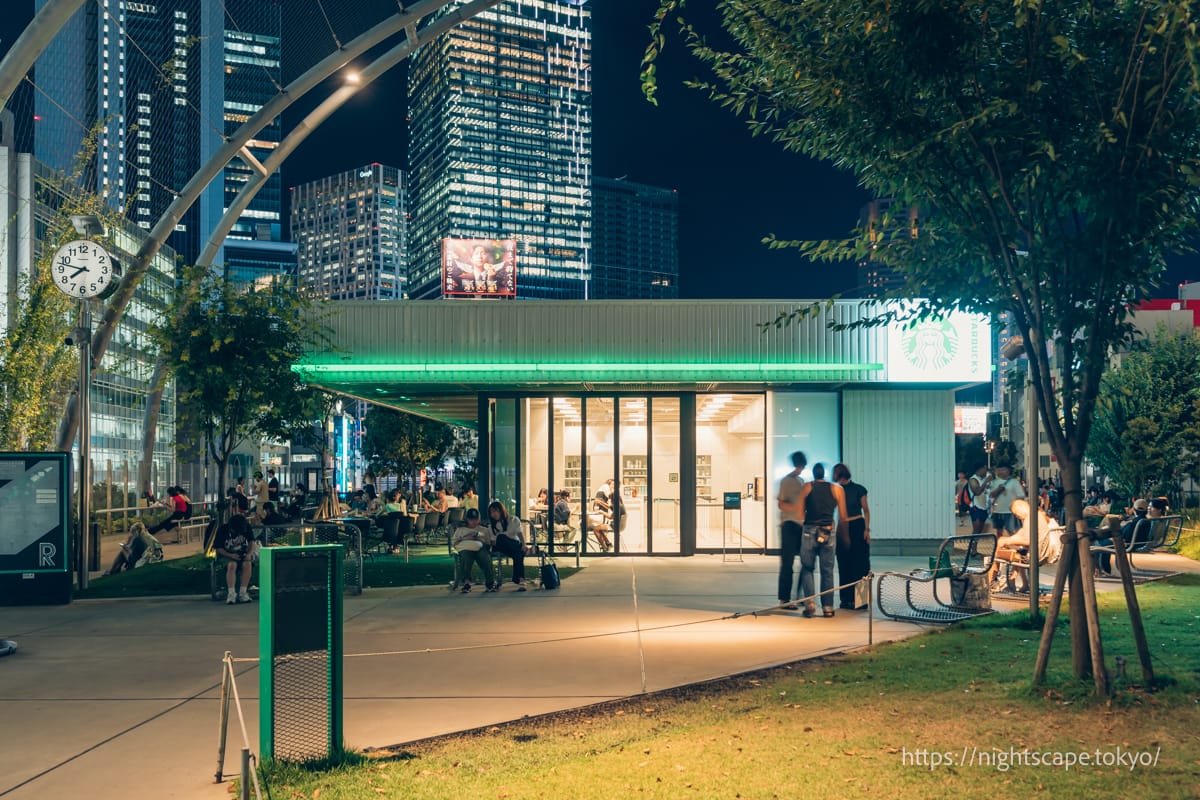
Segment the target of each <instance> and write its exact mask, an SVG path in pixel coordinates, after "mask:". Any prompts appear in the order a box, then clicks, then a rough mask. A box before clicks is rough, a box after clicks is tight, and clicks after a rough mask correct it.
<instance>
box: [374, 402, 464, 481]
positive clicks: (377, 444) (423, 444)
mask: <svg viewBox="0 0 1200 800" xmlns="http://www.w3.org/2000/svg"><path fill="white" fill-rule="evenodd" d="M363 425H364V427H365V428H366V431H365V433H364V434H363V455H365V456H366V457H367V461H368V462H369V464H370V469H371V471H372V472H374V473H375V474H376V475H385V474H387V473H389V472H395V473H396V474H397V475H408V476H412V477H413V478H414V481H413V485H414V486H415V485H416V483H417V482H416V480H415V477H416V473H417V472H418V471H419V470H421V469H425V468H428V467H433V466H436V465H437V464H438V463H440V462H441V460H442V458H443V457H444V456H445V454H446V452H447V451H448V450H449V449H450V446H451V444H452V443H453V441H454V429H453V428H452V427H451V426H450V425H447V424H446V423H444V422H437V421H436V420H431V419H425V418H424V417H418V416H416V415H415V414H405V413H403V412H400V411H393V410H392V409H390V408H383V407H381V406H372V407H371V408H370V409H369V410H368V411H367V416H366V419H365V420H364V423H363Z"/></svg>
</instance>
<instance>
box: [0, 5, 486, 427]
mask: <svg viewBox="0 0 1200 800" xmlns="http://www.w3.org/2000/svg"><path fill="white" fill-rule="evenodd" d="M51 2H52V3H54V4H55V6H56V7H57V6H64V7H65V6H69V5H71V4H74V6H73V7H72V8H71V12H72V13H73V12H74V11H75V10H76V9H78V7H79V6H81V5H82V4H83V3H84V2H86V0H51ZM457 2H459V0H418V2H415V3H412V4H411V5H409V6H408V7H407V8H405V7H403V6H401V8H400V10H399V11H398V12H397V13H396V14H393V15H392V16H391V17H388V18H387V19H385V20H383V21H382V22H380V23H378V24H377V25H375V26H374V27H372V28H370V29H369V30H367V31H366V32H364V33H362V34H360V35H359V36H357V37H355V38H354V39H353V40H351V41H350V42H347V43H346V44H345V45H344V46H342V47H341V48H340V49H338V50H337V51H335V52H333V53H331V54H330V55H328V56H326V57H325V58H323V59H322V60H321V61H319V62H317V63H316V64H314V65H313V66H312V67H310V68H309V69H308V70H307V71H306V72H305V73H304V74H303V75H301V76H300V77H298V78H297V79H296V80H294V81H292V82H291V83H289V84H288V85H287V86H286V87H284V89H283V90H282V91H281V92H280V93H279V94H277V95H276V96H275V97H274V98H272V99H271V100H270V101H268V102H267V103H266V104H265V105H264V106H263V107H262V108H261V109H259V111H258V113H256V114H255V115H254V116H252V117H251V118H250V119H249V120H247V121H246V122H245V123H243V124H242V126H241V127H240V128H238V129H237V131H235V132H234V133H233V135H232V136H230V137H229V138H228V139H227V140H226V142H225V143H224V144H223V145H222V146H221V147H220V148H218V149H217V151H216V152H215V153H214V154H213V155H212V157H211V158H210V159H209V160H208V161H207V162H206V163H205V164H204V165H203V166H202V167H200V169H198V170H197V171H196V173H195V174H194V175H193V176H192V178H191V180H189V181H188V183H187V185H186V186H184V187H183V189H182V190H180V192H179V194H178V195H177V196H176V198H175V200H174V201H173V202H172V203H171V205H170V206H168V207H167V209H166V211H164V212H163V215H162V216H161V217H160V218H159V219H158V221H157V223H156V224H155V225H154V227H153V228H151V230H150V233H149V235H148V237H147V239H146V241H145V242H144V243H143V244H142V246H141V247H140V248H139V250H138V252H137V255H136V257H135V259H134V261H133V263H131V264H128V265H126V269H125V278H124V280H122V282H121V285H120V287H119V288H118V289H117V291H116V292H115V293H114V294H113V295H112V297H110V298H109V300H108V302H107V303H106V305H105V309H104V313H103V315H102V316H101V319H100V322H99V325H98V326H97V330H96V333H95V335H94V336H93V337H92V359H93V364H95V365H96V367H97V368H98V366H99V364H100V360H101V358H103V356H104V353H105V352H106V351H107V349H108V345H109V342H110V341H111V340H112V337H113V334H114V333H115V331H116V326H117V323H118V322H119V321H120V319H121V317H122V315H123V314H124V313H125V308H126V307H127V306H128V304H129V301H130V300H131V299H132V298H133V295H134V292H135V290H136V289H137V286H138V284H139V283H140V282H141V280H142V278H143V277H144V276H145V274H146V271H147V269H148V268H149V264H150V262H151V261H152V260H153V258H154V256H155V255H156V254H157V253H158V251H159V250H160V249H161V248H162V246H163V244H164V243H165V242H166V240H167V237H169V236H170V234H171V233H172V231H174V230H175V226H176V225H177V224H178V223H179V221H180V220H181V219H182V218H183V215H184V214H185V213H186V212H187V210H188V209H189V208H191V207H192V205H193V204H194V203H195V202H196V200H198V199H199V197H200V194H201V193H202V192H203V191H204V189H205V188H206V187H207V186H208V184H209V183H211V182H212V180H213V179H214V178H215V177H216V176H217V175H219V174H220V173H221V171H222V170H223V169H224V168H225V166H226V165H227V164H228V163H229V162H230V161H232V160H233V159H234V158H235V157H238V156H242V155H243V154H245V156H248V151H246V150H245V148H246V145H247V144H248V143H249V141H250V140H251V139H252V138H254V137H255V136H256V135H257V134H258V132H259V131H260V130H262V129H263V128H264V127H266V125H268V124H269V123H270V122H271V120H273V119H274V118H275V117H277V116H279V115H280V114H281V113H283V111H284V110H286V109H287V108H288V107H289V106H291V105H292V103H294V102H296V101H297V100H299V99H300V98H301V97H303V96H304V95H306V94H307V93H308V92H310V91H311V90H312V89H314V88H316V87H317V86H318V85H320V84H321V82H323V81H324V80H325V79H326V78H328V77H329V76H331V75H333V74H334V73H335V72H337V71H338V70H339V69H342V68H343V67H345V66H346V65H347V64H348V63H349V62H350V61H352V60H353V59H355V58H357V57H359V56H361V55H363V54H364V53H366V52H367V51H368V50H370V49H371V48H373V47H375V46H376V45H378V44H381V43H382V42H384V41H386V40H387V39H388V38H390V37H392V36H394V35H396V34H398V33H400V32H402V31H403V32H404V33H405V37H406V39H405V41H406V42H409V41H412V42H415V41H418V40H419V37H420V36H421V35H422V33H420V32H418V28H419V26H420V23H421V21H422V20H423V19H425V18H426V17H429V16H431V15H433V14H436V13H437V12H439V11H441V10H442V9H444V8H446V7H448V6H451V5H454V4H456V3H457ZM498 2H500V0H491V1H490V2H482V3H480V2H472V3H467V4H465V5H463V6H462V7H461V8H459V9H458V10H457V11H456V12H453V13H452V14H450V15H448V17H449V18H453V19H454V20H455V24H456V23H457V22H459V21H462V20H465V19H469V18H470V17H472V16H475V15H476V14H479V13H480V12H482V11H484V10H486V9H487V8H489V7H491V6H492V5H495V4H496V3H498ZM48 8H50V5H47V6H46V9H48ZM468 9H470V11H469V12H468ZM43 10H45V9H43ZM60 10H61V9H60ZM41 16H42V15H41V14H39V18H40V17H41ZM69 16H70V14H69V13H68V14H67V15H66V17H64V18H63V19H62V20H61V21H59V22H58V23H57V25H53V26H52V22H51V21H45V20H43V22H44V25H42V27H41V28H39V32H38V35H37V40H38V41H39V42H40V41H41V40H42V39H43V38H44V39H45V42H43V43H42V44H41V45H40V47H39V48H36V50H37V52H33V53H32V55H30V56H22V59H23V60H22V62H21V63H24V61H26V60H27V61H28V62H29V64H30V65H32V62H33V60H35V59H36V58H37V53H40V51H41V49H44V48H45V46H46V43H48V42H49V41H50V40H51V39H53V36H54V34H55V33H57V31H58V29H59V28H61V27H62V24H63V23H65V21H66V18H67V17H69ZM56 18H57V17H56ZM443 18H447V17H443ZM51 27H53V29H52V30H50V28H51ZM425 27H426V28H428V27H429V26H428V25H426V26H425ZM27 30H28V29H27ZM423 30H424V29H422V31H423ZM47 31H49V33H48V34H47ZM21 38H22V39H24V38H25V34H22V37H21ZM18 43H19V42H18ZM16 46H17V45H14V49H15V48H16ZM29 49H30V50H32V49H34V48H33V47H32V46H31V47H30V48H29ZM10 55H11V53H10ZM7 63H8V59H7V58H6V59H5V64H6V65H7ZM397 63H398V62H397ZM20 65H21V64H20V63H16V62H14V65H13V66H12V69H13V70H16V69H18V68H19V67H20ZM6 68H8V67H7V66H6ZM27 71H28V67H26V68H25V69H24V70H23V71H21V72H20V74H19V75H17V76H16V77H15V78H14V79H13V80H15V81H17V82H19V81H20V80H21V78H22V77H23V76H24V74H25V73H26V72H27ZM13 85H14V86H15V85H16V84H13ZM2 88H3V84H2V83H0V89H2ZM343 102H344V101H343ZM246 160H247V163H250V164H251V166H252V168H254V167H253V159H251V158H247V159H246ZM255 169H256V168H255ZM78 423H79V416H78V406H77V398H76V397H75V396H72V397H71V398H70V399H69V400H68V402H67V404H66V407H65V408H64V410H63V416H62V419H61V420H60V423H59V428H58V437H57V438H58V447H59V448H60V449H67V448H69V447H70V445H71V442H72V441H74V439H75V435H76V432H77V429H78Z"/></svg>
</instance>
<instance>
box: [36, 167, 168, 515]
mask: <svg viewBox="0 0 1200 800" xmlns="http://www.w3.org/2000/svg"><path fill="white" fill-rule="evenodd" d="M34 193H35V200H36V202H34V203H33V208H34V214H33V236H32V237H30V238H26V237H24V236H22V237H20V238H21V240H22V241H25V242H30V243H31V244H32V247H33V248H34V253H33V260H34V261H36V259H37V258H38V257H40V256H41V255H42V253H43V251H44V250H45V248H46V247H47V231H48V229H49V228H50V225H51V222H52V220H53V219H54V218H55V217H57V216H58V215H59V214H60V213H61V212H60V211H59V209H60V208H61V207H62V206H63V204H64V203H65V202H66V200H67V198H66V196H65V195H64V193H63V191H62V188H61V183H60V179H58V178H56V177H55V176H54V174H53V173H52V172H51V171H50V170H48V169H47V168H46V167H44V166H42V165H40V164H38V165H36V166H35V183H34ZM108 238H109V242H110V245H109V246H110V250H111V252H112V255H113V256H114V257H115V258H116V260H117V261H119V262H122V263H126V264H127V263H129V262H130V261H132V260H133V259H134V257H135V254H136V253H137V251H138V250H139V248H140V247H141V246H142V243H143V242H144V241H145V233H144V232H143V231H142V230H141V229H140V228H139V227H137V226H136V225H134V224H133V223H129V222H127V223H125V224H124V226H123V227H121V228H115V229H114V228H110V229H109V231H108ZM174 293H175V253H174V252H173V251H172V250H171V249H170V248H167V247H164V248H162V249H161V250H160V251H159V252H158V254H157V255H156V256H155V257H154V260H153V261H152V262H151V263H150V267H149V269H148V270H147V272H146V275H145V277H144V278H143V279H142V281H141V282H140V283H139V284H138V288H137V290H136V292H135V293H134V296H133V299H132V300H131V301H130V303H129V305H128V306H127V307H126V309H125V313H124V314H123V315H122V317H121V321H120V323H118V325H117V329H116V331H115V332H114V334H113V337H112V340H111V341H110V343H109V346H108V350H107V352H106V353H105V355H104V359H103V360H102V361H101V362H100V363H99V364H98V365H97V369H96V372H95V374H94V376H93V379H92V398H91V399H92V406H91V408H92V417H91V420H92V428H91V433H92V439H91V456H92V464H93V470H94V472H93V477H94V479H95V481H96V482H97V483H100V482H115V483H117V484H123V483H126V482H128V481H134V482H136V480H137V474H138V465H139V463H140V462H141V460H142V425H143V414H144V411H145V406H146V395H147V394H148V392H149V390H150V379H151V376H152V375H153V372H154V362H155V358H156V356H157V348H156V346H155V345H154V343H153V341H151V339H150V334H149V329H150V327H151V325H153V324H154V323H156V322H157V321H158V320H159V318H160V316H161V315H162V314H163V313H164V312H165V311H166V309H167V307H168V305H169V303H170V302H171V298H172V297H173V296H174ZM175 420H176V416H175V383H174V381H173V380H169V381H168V382H167V385H166V387H165V388H164V390H163V396H162V407H161V408H160V413H159V420H158V435H157V439H156V442H155V447H154V464H153V467H152V469H151V475H152V479H153V480H154V481H155V483H156V484H158V485H166V483H167V482H170V481H172V480H173V479H174V476H175V449H174V443H175V433H176V428H175ZM134 491H138V489H136V487H135V488H134Z"/></svg>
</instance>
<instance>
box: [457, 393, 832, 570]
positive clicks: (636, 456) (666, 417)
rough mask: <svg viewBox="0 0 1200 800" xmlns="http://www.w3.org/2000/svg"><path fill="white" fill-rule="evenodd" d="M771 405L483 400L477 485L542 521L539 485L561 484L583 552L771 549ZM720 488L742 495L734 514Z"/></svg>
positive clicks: (728, 397) (758, 400)
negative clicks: (767, 482)
mask: <svg viewBox="0 0 1200 800" xmlns="http://www.w3.org/2000/svg"><path fill="white" fill-rule="evenodd" d="M833 397H834V402H835V406H836V395H835V396H833ZM766 407H767V405H766V396H765V395H764V394H763V393H746V394H694V393H686V394H647V395H605V394H589V395H585V396H581V395H556V396H532V397H529V396H526V397H494V398H490V399H489V400H488V409H489V411H488V415H487V420H486V427H487V433H486V435H485V436H483V437H482V438H481V444H480V446H481V449H483V448H486V449H487V451H488V453H489V457H488V458H486V459H485V461H486V462H487V463H488V464H489V465H490V469H489V470H488V472H487V483H488V485H487V486H486V487H481V488H483V490H484V491H490V493H491V495H492V496H493V497H496V498H498V499H500V500H502V501H503V502H505V503H506V505H508V506H509V507H510V508H515V509H520V511H518V513H519V514H521V515H522V518H523V519H526V518H527V519H538V520H539V524H540V516H541V515H544V514H545V510H546V509H545V506H543V505H542V504H540V503H539V502H538V495H539V491H540V490H542V489H545V490H547V491H548V492H549V493H550V496H551V497H553V496H554V495H555V494H556V493H557V492H559V491H560V490H564V489H565V490H566V491H567V492H568V493H569V501H568V502H569V505H570V508H571V519H570V522H569V525H570V526H571V527H573V528H576V529H582V531H583V535H582V536H580V539H581V541H582V542H583V545H582V549H583V552H585V553H591V554H605V553H609V554H614V555H641V554H657V555H679V554H685V555H686V554H691V553H695V552H719V551H721V550H723V549H724V550H736V549H739V548H741V549H745V550H758V551H762V550H763V549H765V548H767V547H777V546H778V542H777V541H773V540H772V538H771V537H769V536H768V526H769V525H773V524H774V516H773V515H769V514H768V513H767V511H766V496H765V494H764V493H763V492H762V487H763V485H764V484H763V476H764V475H765V474H766V464H767V455H766V433H765V432H766ZM834 430H835V431H836V427H835V428H834ZM725 492H737V493H738V494H739V495H742V500H741V505H742V508H741V512H740V514H739V513H738V512H727V511H725V510H724V509H723V508H722V497H723V495H724V493H725ZM775 538H776V539H777V537H775ZM610 544H611V548H610V547H609V546H607V545H610Z"/></svg>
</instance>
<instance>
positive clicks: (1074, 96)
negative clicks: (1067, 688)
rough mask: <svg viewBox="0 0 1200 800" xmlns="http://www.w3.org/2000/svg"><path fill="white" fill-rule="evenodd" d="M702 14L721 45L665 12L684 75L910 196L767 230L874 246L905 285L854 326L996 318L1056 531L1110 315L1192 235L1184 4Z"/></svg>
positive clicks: (866, 0)
mask: <svg viewBox="0 0 1200 800" xmlns="http://www.w3.org/2000/svg"><path fill="white" fill-rule="evenodd" d="M684 4H685V0H662V3H661V5H660V8H659V10H658V12H657V16H656V17H655V20H654V22H653V24H652V26H651V41H650V44H649V46H648V49H647V52H646V58H645V65H644V71H643V82H644V86H645V90H646V92H647V94H648V96H649V97H650V98H651V99H653V96H654V88H655V72H654V65H655V61H656V59H657V57H658V55H659V53H660V52H661V51H662V48H663V47H664V46H665V45H666V41H667V38H666V32H665V30H664V25H665V24H666V22H667V20H668V18H669V17H670V16H671V15H673V14H675V13H676V12H677V11H679V10H680V8H681V7H682V6H683V5H684ZM717 7H718V10H719V13H720V15H721V27H722V29H723V31H724V34H725V35H727V37H728V39H729V41H730V42H731V45H730V46H729V47H728V48H723V47H720V46H717V45H714V44H712V43H710V41H709V40H708V39H707V38H705V36H704V35H702V33H701V32H700V31H698V30H697V29H695V28H694V27H692V26H691V25H690V24H689V23H688V22H687V21H686V19H680V22H679V24H680V29H681V31H682V35H683V37H684V39H685V41H686V43H687V45H688V47H689V49H690V51H691V53H692V54H694V55H695V56H696V57H697V58H698V59H699V61H700V62H701V63H702V64H704V65H705V66H706V67H707V68H708V69H709V73H710V74H709V75H708V76H707V77H706V78H705V79H702V80H697V81H695V82H693V85H694V86H696V87H698V88H700V89H702V90H704V91H706V92H708V93H709V95H710V96H711V97H712V98H713V100H715V101H716V102H718V103H720V104H721V105H723V106H725V107H727V108H729V109H730V110H731V111H733V112H734V113H737V114H739V115H741V116H743V117H744V118H745V119H746V121H747V123H748V125H749V126H750V129H751V131H752V132H753V133H755V134H758V135H764V136H769V137H772V138H773V139H774V140H775V141H777V142H779V144H780V145H781V146H782V147H783V148H784V149H786V150H788V151H791V152H794V153H803V154H805V155H809V156H812V157H815V158H818V159H825V160H829V161H832V162H834V163H836V164H837V165H839V166H841V167H843V168H845V169H848V170H850V171H852V172H853V173H854V174H855V175H856V176H857V177H858V179H859V180H860V181H861V183H862V185H863V186H864V187H865V188H867V189H868V190H870V191H871V192H873V193H875V195H877V196H879V197H887V198H893V200H894V201H895V202H894V207H897V208H902V209H904V210H905V212H907V211H908V210H909V209H912V208H916V209H920V213H919V214H918V215H917V216H916V217H914V218H913V219H912V220H911V222H909V221H907V220H906V223H905V224H897V225H890V224H884V225H883V226H882V227H876V228H867V227H860V228H859V229H858V230H856V231H855V234H854V235H853V236H852V237H851V238H849V239H847V240H842V241H826V242H809V243H802V242H791V241H786V240H782V239H777V238H774V237H768V242H769V244H770V245H771V246H774V247H790V246H798V247H800V248H802V251H803V252H804V253H806V254H807V255H809V256H810V257H812V258H813V259H816V260H831V261H832V260H843V259H850V258H852V259H864V258H873V259H876V260H878V261H880V262H881V263H883V264H885V265H887V266H891V267H893V268H894V269H895V270H896V271H897V272H898V274H899V275H900V276H901V278H902V279H903V285H902V286H901V287H900V289H899V290H898V291H896V292H895V293H894V295H895V296H898V297H913V298H923V299H921V300H919V301H916V302H914V303H912V304H911V305H910V306H908V307H907V308H904V309H900V310H895V309H893V310H890V311H886V312H884V313H879V312H877V311H874V310H869V309H864V311H865V313H867V314H869V315H870V316H869V317H868V318H867V319H864V320H862V321H861V322H859V323H858V324H860V325H881V324H886V323H888V322H890V321H892V320H897V319H907V320H911V319H915V318H920V317H923V316H934V317H936V316H939V315H942V314H945V313H947V312H949V311H951V310H962V311H968V312H978V313H982V314H986V315H988V316H989V317H992V318H996V317H997V316H998V315H999V314H1000V313H1002V312H1008V313H1009V314H1011V315H1012V319H1013V321H1014V324H1015V325H1016V326H1017V329H1018V330H1019V332H1020V334H1021V335H1022V336H1023V338H1024V341H1025V344H1026V352H1027V354H1028V357H1029V360H1030V367H1031V375H1032V382H1033V386H1034V392H1035V396H1036V405H1037V409H1038V413H1039V415H1040V417H1041V422H1042V429H1043V430H1044V431H1045V432H1046V435H1047V437H1048V439H1049V443H1050V447H1051V449H1052V451H1053V452H1054V455H1055V457H1056V459H1057V461H1058V464H1059V468H1060V470H1061V478H1062V482H1063V488H1064V500H1065V510H1066V516H1067V520H1068V525H1070V526H1072V529H1073V523H1074V521H1075V520H1078V519H1079V518H1080V517H1081V514H1082V495H1081V476H1082V473H1081V464H1082V459H1083V456H1084V453H1085V452H1086V450H1087V444H1088V438H1089V435H1090V433H1091V428H1092V421H1093V417H1094V412H1095V409H1096V401H1097V397H1098V395H1099V389H1100V378H1101V376H1102V374H1103V373H1104V370H1105V367H1106V363H1107V359H1108V356H1109V353H1110V352H1111V351H1112V350H1113V349H1114V348H1118V347H1121V346H1124V345H1125V344H1127V343H1128V342H1129V341H1130V338H1131V335H1132V327H1131V325H1130V323H1129V313H1130V308H1131V306H1132V305H1134V304H1136V303H1137V302H1138V301H1140V300H1142V299H1144V298H1145V297H1147V295H1148V293H1149V292H1150V291H1151V289H1152V287H1154V286H1155V284H1156V283H1157V282H1158V281H1159V280H1160V278H1161V277H1162V274H1163V270H1164V256H1165V254H1167V253H1169V252H1173V251H1178V250H1181V249H1184V248H1185V247H1186V243H1187V241H1188V238H1189V237H1190V236H1192V235H1194V234H1195V232H1196V227H1197V210H1198V208H1197V193H1196V188H1197V175H1200V135H1198V133H1197V132H1198V131H1200V102H1197V101H1198V99H1200V98H1198V95H1200V87H1198V76H1197V67H1196V51H1197V43H1198V36H1200V34H1198V33H1197V28H1196V25H1195V22H1194V18H1193V10H1194V9H1193V6H1192V4H1191V3H1188V2H1184V1H1183V0H1145V1H1144V2H1133V0H1117V2H1113V3H1094V2H1079V3H1044V2H1041V0H1016V2H1013V0H965V2H960V3H936V2H928V1H922V0H912V2H895V0H862V2H857V3H844V2H838V1H837V0H721V2H719V3H718V4H717ZM805 313H811V309H799V310H797V311H796V312H795V313H794V314H791V315H786V316H785V317H781V318H780V319H778V320H776V323H777V324H781V325H782V324H786V323H787V322H789V321H790V320H792V319H795V318H797V317H799V316H802V315H803V314H805ZM1052 376H1056V379H1055V377H1052ZM1081 558H1083V559H1087V558H1088V556H1087V555H1086V551H1084V552H1081ZM1085 563H1086V562H1085ZM1079 580H1080V578H1079V573H1078V571H1077V570H1073V571H1072V591H1071V592H1070V599H1071V614H1072V622H1073V623H1074V624H1073V625H1072V629H1073V630H1074V631H1081V630H1083V629H1084V626H1083V624H1082V622H1083V620H1082V615H1083V605H1082V604H1083V603H1084V602H1086V601H1085V598H1083V591H1082V584H1080V583H1078V581H1079ZM1093 600H1094V598H1093ZM1092 608H1094V604H1093V605H1092V606H1089V609H1088V611H1089V618H1094V614H1092V613H1091V609H1092ZM1073 645H1074V664H1075V670H1076V674H1078V675H1084V674H1087V673H1089V672H1091V671H1092V664H1091V660H1092V656H1091V654H1090V653H1089V651H1088V649H1087V648H1086V647H1085V646H1083V645H1082V640H1081V639H1079V638H1075V639H1074V640H1073ZM1095 650H1096V651H1099V647H1098V645H1097V646H1096V648H1095ZM1103 669H1104V668H1103V664H1096V665H1095V675H1096V681H1097V689H1098V690H1100V689H1106V688H1107V684H1106V680H1105V678H1104V675H1103Z"/></svg>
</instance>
